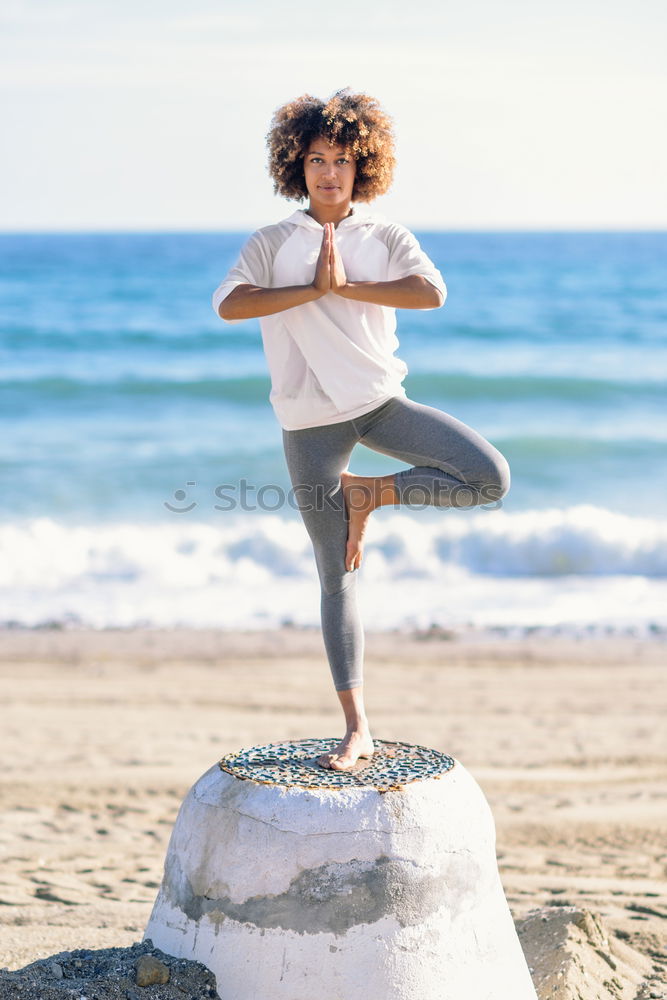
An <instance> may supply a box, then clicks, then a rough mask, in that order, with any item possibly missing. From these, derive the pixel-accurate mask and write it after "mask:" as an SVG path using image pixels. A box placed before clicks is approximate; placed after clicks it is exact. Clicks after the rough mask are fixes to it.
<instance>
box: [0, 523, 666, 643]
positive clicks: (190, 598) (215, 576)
mask: <svg viewBox="0 0 667 1000" xmlns="http://www.w3.org/2000/svg"><path fill="white" fill-rule="evenodd" d="M439 515H441V516H438V517H435V518H434V517H430V518H428V519H426V518H420V516H419V513H418V512H415V511H405V510H404V511H401V512H393V511H390V510H389V509H385V510H383V511H381V512H380V514H379V516H376V517H375V519H373V520H372V521H371V523H370V525H369V530H368V536H367V545H366V553H365V558H364V563H363V567H362V570H361V571H360V574H359V576H360V592H361V602H362V608H363V615H364V621H365V622H366V624H367V625H368V626H369V627H371V628H388V627H427V626H429V625H431V624H440V625H443V626H450V627H451V626H456V625H461V624H466V625H472V626H479V627H492V626H494V625H502V626H504V627H507V626H516V627H526V626H531V627H534V626H536V625H548V626H551V627H554V626H560V625H562V626H564V627H568V626H575V625H576V626H582V625H586V624H588V625H594V626H600V627H618V626H621V625H622V626H624V627H635V626H637V627H640V628H647V627H651V628H656V627H660V628H661V627H662V624H661V623H665V624H667V622H665V614H664V608H665V607H667V603H666V602H665V598H666V597H667V522H665V521H661V520H657V519H650V518H640V517H632V516H629V515H624V514H618V513H613V512H611V511H608V510H606V509H604V508H601V507H594V506H590V505H579V506H573V507H570V508H567V509H551V510H532V511H531V510H529V511H523V512H519V513H508V512H505V511H481V510H477V511H475V512H472V511H470V512H460V511H451V510H450V511H442V512H439ZM0 593H1V594H2V606H3V609H4V610H3V612H2V616H1V618H2V621H3V622H5V623H13V624H16V625H25V626H34V625H38V624H40V623H43V622H46V621H51V622H63V623H66V622H70V623H73V624H81V625H89V626H92V627H105V626H132V625H148V626H151V625H154V626H170V625H191V626H195V627H205V626H219V627H223V628H257V627H274V626H276V625H280V624H281V623H285V622H291V623H293V624H298V625H316V624H317V623H318V620H319V590H318V583H317V575H316V570H315V564H314V559H313V555H312V549H311V545H310V541H309V539H308V536H307V534H306V532H305V529H304V527H303V525H302V524H301V523H300V522H299V521H298V520H293V519H292V520H290V519H286V518H284V517H281V516H279V515H267V514H257V515H245V516H238V515H230V517H229V519H225V520H223V521H221V522H219V523H216V524H211V523H184V522H182V521H181V522H179V523H178V524H164V523H159V524H158V523H156V524H139V523H102V524H98V525H79V526H71V525H66V524H62V523H59V522H57V521H54V520H52V519H49V518H37V519H34V520H30V521H25V522H21V523H13V524H4V525H1V526H0Z"/></svg>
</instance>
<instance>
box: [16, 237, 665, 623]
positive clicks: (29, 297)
mask: <svg viewBox="0 0 667 1000" xmlns="http://www.w3.org/2000/svg"><path fill="white" fill-rule="evenodd" d="M246 235H247V234H243V233H100V234H94V233H85V234H20V235H19V234H3V235H0V258H1V265H0V339H1V348H0V351H1V354H0V357H1V371H0V386H1V392H0V417H1V419H2V428H3V429H2V438H1V441H0V449H1V450H0V462H1V467H2V494H1V508H2V509H1V512H0V623H1V624H4V625H5V626H12V625H13V626H27V627H35V626H40V625H41V626H44V625H61V626H63V627H67V626H91V627H96V628H100V627H106V626H115V627H131V626H136V625H143V626H188V625H189V626H195V627H209V626H214V627H216V626H218V627H222V628H250V629H254V628H264V627H275V626H279V625H285V624H287V625H294V626H313V627H314V626H317V624H318V621H319V592H318V584H317V577H316V573H315V568H314V562H313V557H312V552H311V549H310V542H309V539H308V537H307V535H306V532H305V529H304V528H303V526H302V523H301V521H300V517H299V514H298V511H296V510H295V509H294V504H293V502H291V501H293V498H292V497H291V494H290V484H289V479H288V476H287V471H286V468H285V463H284V458H283V454H282V441H281V432H280V427H279V425H278V423H277V421H276V419H275V417H274V415H273V411H272V409H271V407H270V405H269V402H268V394H269V380H268V376H267V371H266V365H265V362H264V357H263V353H262V346H261V337H260V333H259V325H258V323H257V322H256V321H248V322H247V323H244V324H241V325H233V326H229V325H226V324H224V323H223V322H222V321H221V320H219V319H218V318H217V317H216V316H215V314H214V313H213V310H212V308H211V304H210V299H211V294H212V292H213V290H214V288H215V287H216V286H217V284H218V283H219V281H220V280H221V278H222V277H223V276H224V274H225V273H226V271H227V269H228V267H229V266H230V265H231V263H232V262H233V260H234V259H235V257H236V254H237V252H238V250H239V248H240V246H241V244H242V242H243V241H244V239H245V237H246ZM418 236H419V238H420V241H421V243H422V245H423V246H424V248H425V249H426V251H427V252H428V253H429V255H430V256H431V257H432V259H433V260H434V261H435V262H436V264H437V266H438V267H439V268H440V270H441V271H442V273H443V275H444V277H445V280H446V282H447V286H448V292H449V294H448V299H447V302H446V304H445V306H444V308H443V309H440V310H433V311H428V312H414V311H409V310H402V311H399V312H398V336H399V340H400V345H401V346H400V348H399V350H398V351H397V354H398V355H399V357H401V358H402V359H403V360H404V361H405V362H406V363H407V365H408V367H409V374H408V376H407V378H406V381H405V387H406V390H407V393H408V396H409V397H410V398H412V399H415V400H417V401H418V402H421V403H427V404H429V405H432V406H437V407H439V408H440V409H443V410H446V411H448V412H450V413H452V414H454V415H455V416H456V417H458V418H459V419H460V420H463V421H465V422H466V423H468V424H470V425H471V426H473V427H474V428H476V429H477V430H478V431H480V432H481V433H482V434H484V435H485V436H486V437H487V438H488V439H489V440H490V441H491V442H492V443H493V444H494V445H496V447H498V448H499V449H500V450H501V451H502V453H503V454H504V455H505V456H506V457H507V459H508V461H509V463H510V467H511V472H512V486H511V490H510V493H509V494H508V495H507V497H506V498H505V499H504V500H503V501H502V502H501V505H500V507H499V508H498V509H496V510H486V509H484V510H482V509H476V510H475V509H473V510H445V509H434V508H428V509H426V510H411V509H405V508H403V509H394V508H383V509H382V510H380V511H377V512H376V513H375V514H374V515H373V519H372V523H371V525H370V527H369V532H368V542H367V549H366V557H365V560H364V564H363V567H362V569H361V571H360V591H361V596H360V600H361V602H362V609H363V615H364V621H365V623H366V625H367V627H368V628H371V629H372V628H398V629H431V628H432V627H436V628H443V629H453V630H466V629H475V630H478V629H484V630H488V631H489V632H490V633H491V634H509V635H514V634H517V633H525V631H526V630H533V631H535V630H538V631H539V630H547V631H549V632H554V631H555V632H564V633H567V634H574V635H580V634H591V633H598V632H604V633H612V634H613V633H614V632H618V631H621V632H630V633H631V634H637V635H641V634H660V633H662V632H664V631H665V630H666V629H667V615H666V613H665V609H667V511H666V509H665V497H666V496H667V461H665V459H666V457H667V406H666V401H667V283H666V282H665V275H666V274H667V234H666V233H649V232H642V233H613V232H609V233H561V232H559V233H555V232H552V233H519V232H507V233H499V232H493V233H477V232H476V233H469V232H465V233H463V232H428V233H421V234H418ZM350 468H351V470H352V471H353V472H358V473H365V474H377V475H380V474H383V473H385V472H391V471H394V470H395V469H398V468H401V464H400V463H398V462H395V461H393V460H391V459H389V458H387V457H385V456H381V455H378V454H376V453H374V452H371V451H369V450H367V449H365V448H363V447H357V448H356V449H355V451H354V453H353V456H352V461H351V463H350Z"/></svg>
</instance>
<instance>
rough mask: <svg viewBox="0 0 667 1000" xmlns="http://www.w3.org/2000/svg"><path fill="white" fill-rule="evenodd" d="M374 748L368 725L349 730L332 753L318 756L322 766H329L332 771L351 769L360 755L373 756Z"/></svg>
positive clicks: (362, 756) (318, 761)
mask: <svg viewBox="0 0 667 1000" xmlns="http://www.w3.org/2000/svg"><path fill="white" fill-rule="evenodd" d="M374 750H375V747H374V746H373V740H372V739H371V734H370V730H369V729H368V727H367V726H366V727H365V728H363V729H358V730H355V729H353V730H348V731H347V732H346V733H345V736H344V737H343V739H342V740H341V741H340V743H339V744H338V746H337V747H335V748H334V749H333V750H332V751H331V752H330V753H324V754H322V756H321V757H318V758H317V763H318V764H319V765H320V767H325V768H329V769H330V770H332V771H349V769H350V768H351V767H354V765H355V764H356V763H357V761H358V760H359V758H360V757H361V758H368V757H372V756H373V751H374Z"/></svg>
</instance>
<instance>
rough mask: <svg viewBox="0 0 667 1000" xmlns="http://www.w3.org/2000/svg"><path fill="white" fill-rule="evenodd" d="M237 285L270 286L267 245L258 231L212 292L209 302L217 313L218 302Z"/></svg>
mask: <svg viewBox="0 0 667 1000" xmlns="http://www.w3.org/2000/svg"><path fill="white" fill-rule="evenodd" d="M237 285H258V286H259V287H260V288H270V287H271V258H270V256H269V253H268V247H267V246H266V243H265V240H264V239H263V238H262V234H261V233H260V232H256V233H253V234H252V236H251V237H250V238H249V239H248V240H247V241H246V243H245V244H244V246H243V247H242V249H241V253H240V254H239V257H238V260H237V261H236V263H235V264H234V266H233V267H232V269H231V270H230V271H229V273H228V274H227V276H226V277H225V278H223V280H222V281H221V282H220V284H219V285H218V287H217V288H216V290H215V291H214V292H213V297H212V299H211V304H212V306H213V311H214V313H215V314H216V316H217V315H218V309H219V308H220V303H221V302H223V301H224V299H226V298H227V296H228V295H229V293H230V292H231V291H232V290H233V289H234V288H236V287H237ZM226 322H227V323H243V322H246V321H245V320H239V319H236V320H226Z"/></svg>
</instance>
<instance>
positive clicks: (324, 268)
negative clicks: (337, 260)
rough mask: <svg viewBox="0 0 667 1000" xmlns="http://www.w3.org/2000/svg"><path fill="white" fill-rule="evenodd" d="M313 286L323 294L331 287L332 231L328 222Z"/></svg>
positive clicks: (323, 234)
mask: <svg viewBox="0 0 667 1000" xmlns="http://www.w3.org/2000/svg"><path fill="white" fill-rule="evenodd" d="M313 288H316V289H317V291H318V292H320V293H321V294H322V295H325V294H326V293H327V292H328V291H329V290H330V288H331V231H330V229H329V223H328V222H326V223H325V224H324V231H323V233H322V246H321V247H320V252H319V256H318V258H317V264H316V265H315V277H314V278H313Z"/></svg>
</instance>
